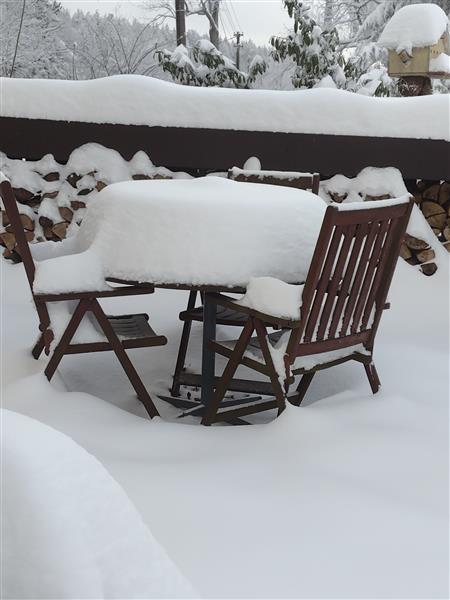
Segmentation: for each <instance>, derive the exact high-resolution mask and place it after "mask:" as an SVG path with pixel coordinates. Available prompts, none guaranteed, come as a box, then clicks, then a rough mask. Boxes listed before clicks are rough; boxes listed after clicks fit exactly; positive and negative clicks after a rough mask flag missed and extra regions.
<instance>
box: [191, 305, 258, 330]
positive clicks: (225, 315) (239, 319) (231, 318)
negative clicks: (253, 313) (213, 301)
mask: <svg viewBox="0 0 450 600" xmlns="http://www.w3.org/2000/svg"><path fill="white" fill-rule="evenodd" d="M247 319H248V316H247V315H245V314H243V313H241V312H238V311H237V310H233V309H231V308H226V307H224V306H219V305H216V323H217V324H218V325H231V326H232V325H235V326H236V327H240V326H242V325H245V323H246V321H247ZM180 320H181V321H200V322H203V306H197V307H196V308H193V309H191V310H184V311H183V312H181V313H180Z"/></svg>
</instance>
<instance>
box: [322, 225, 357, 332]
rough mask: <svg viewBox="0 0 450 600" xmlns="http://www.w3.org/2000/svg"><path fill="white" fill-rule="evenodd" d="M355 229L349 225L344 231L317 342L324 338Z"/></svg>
mask: <svg viewBox="0 0 450 600" xmlns="http://www.w3.org/2000/svg"><path fill="white" fill-rule="evenodd" d="M355 229H356V227H355V226H354V225H351V226H350V227H349V229H348V230H346V231H344V240H343V243H342V246H341V250H340V253H339V257H338V260H337V261H336V266H335V269H334V273H333V276H332V278H331V281H330V284H329V286H328V289H327V294H328V296H327V299H326V301H325V305H324V307H323V308H322V314H321V318H320V323H319V328H318V330H317V336H316V339H318V340H323V338H324V335H325V331H326V327H327V325H328V323H329V320H330V316H331V310H332V308H333V304H334V302H335V300H336V295H337V292H338V288H339V284H340V282H341V278H342V273H343V271H344V267H345V264H346V261H347V258H348V253H349V250H350V246H351V243H352V241H353V239H354V234H355Z"/></svg>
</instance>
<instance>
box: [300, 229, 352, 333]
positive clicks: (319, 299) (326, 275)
mask: <svg viewBox="0 0 450 600" xmlns="http://www.w3.org/2000/svg"><path fill="white" fill-rule="evenodd" d="M342 233H343V230H342V227H336V228H335V230H334V232H333V237H332V238H331V242H330V246H329V248H328V251H327V256H326V259H325V264H324V267H323V271H322V274H321V276H320V280H319V283H318V286H317V291H316V295H315V298H314V302H313V305H312V308H311V312H310V315H309V318H308V322H307V325H306V328H305V335H304V341H305V342H310V341H311V338H312V336H313V334H314V330H315V327H316V323H317V319H318V317H319V314H320V312H321V309H322V305H323V300H324V295H325V292H326V289H327V287H328V285H329V282H330V275H331V271H332V268H333V265H334V263H335V260H336V251H337V249H338V247H339V244H340V241H341V238H342Z"/></svg>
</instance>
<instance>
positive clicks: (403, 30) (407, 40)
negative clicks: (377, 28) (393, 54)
mask: <svg viewBox="0 0 450 600" xmlns="http://www.w3.org/2000/svg"><path fill="white" fill-rule="evenodd" d="M447 28H448V18H447V15H446V14H445V12H444V11H443V10H442V8H441V7H440V6H437V4H411V5H409V6H404V7H403V8H401V9H400V10H398V11H397V12H396V13H395V14H394V15H393V16H392V18H391V19H390V20H389V21H388V23H387V25H386V27H385V28H384V30H383V33H382V34H381V36H380V39H379V41H378V43H379V44H380V46H384V47H385V48H389V49H390V50H396V51H397V52H401V51H402V50H406V51H407V52H408V53H409V54H410V53H411V50H412V48H414V47H416V48H422V47H424V46H433V45H434V44H436V43H437V42H438V40H439V39H440V38H441V37H442V35H443V34H444V33H445V31H446V30H447Z"/></svg>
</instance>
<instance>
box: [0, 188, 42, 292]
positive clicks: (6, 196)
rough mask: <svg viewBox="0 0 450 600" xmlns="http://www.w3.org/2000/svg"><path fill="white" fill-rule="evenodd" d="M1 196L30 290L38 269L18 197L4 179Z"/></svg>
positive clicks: (0, 190) (0, 191) (0, 189)
mask: <svg viewBox="0 0 450 600" xmlns="http://www.w3.org/2000/svg"><path fill="white" fill-rule="evenodd" d="M0 196H1V198H2V201H3V205H4V207H5V211H6V214H7V216H8V219H9V223H10V225H11V227H12V230H13V233H14V237H15V238H16V244H17V248H18V251H19V254H20V256H21V258H22V262H23V265H24V267H25V272H26V274H27V278H28V283H29V284H30V288H31V289H33V282H34V273H35V270H36V269H35V265H34V261H33V257H32V255H31V251H30V247H29V245H28V241H27V238H26V236H25V231H24V229H23V225H22V221H21V219H20V213H19V208H18V206H17V202H16V197H15V195H14V191H13V189H12V187H11V184H10V182H9V181H8V180H7V179H2V180H1V181H0Z"/></svg>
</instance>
